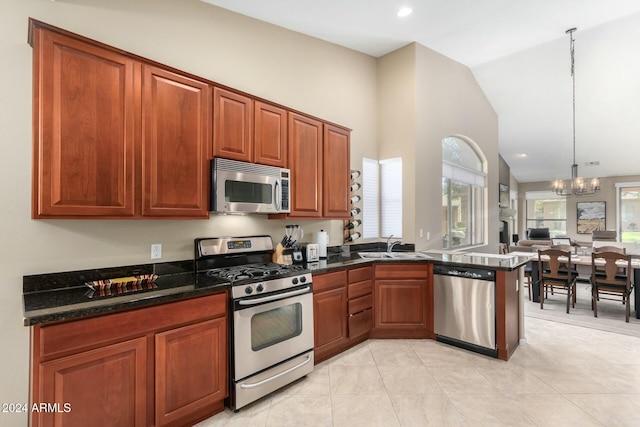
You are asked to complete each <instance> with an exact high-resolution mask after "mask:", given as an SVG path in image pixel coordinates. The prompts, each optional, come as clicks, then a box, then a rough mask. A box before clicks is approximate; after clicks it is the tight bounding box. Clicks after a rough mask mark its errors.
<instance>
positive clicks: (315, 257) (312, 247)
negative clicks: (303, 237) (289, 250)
mask: <svg viewBox="0 0 640 427" xmlns="http://www.w3.org/2000/svg"><path fill="white" fill-rule="evenodd" d="M300 250H301V251H302V258H303V259H304V260H305V261H306V262H318V261H320V252H319V248H318V244H317V243H301V244H300Z"/></svg>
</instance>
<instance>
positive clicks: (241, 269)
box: [206, 263, 304, 282]
mask: <svg viewBox="0 0 640 427" xmlns="http://www.w3.org/2000/svg"><path fill="white" fill-rule="evenodd" d="M302 269H304V267H303V266H302V265H282V264H274V263H267V264H247V265H238V266H233V267H224V268H214V269H211V270H208V271H207V272H206V274H207V276H211V277H217V278H220V279H225V280H229V281H231V282H236V281H239V280H244V279H256V278H258V279H259V278H267V277H268V278H273V277H278V276H283V275H286V274H289V273H291V272H295V271H299V270H302Z"/></svg>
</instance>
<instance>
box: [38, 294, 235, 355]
mask: <svg viewBox="0 0 640 427" xmlns="http://www.w3.org/2000/svg"><path fill="white" fill-rule="evenodd" d="M226 310H227V293H226V292H222V293H219V294H214V295H209V296H204V297H200V298H193V299H188V300H184V301H179V302H174V303H168V304H159V305H156V306H153V307H149V308H140V309H136V310H131V311H126V312H122V313H116V314H108V315H105V316H98V317H92V318H89V319H83V320H75V321H72V322H67V323H59V324H56V325H50V326H42V327H40V326H36V327H35V328H34V334H35V336H36V337H37V339H38V344H39V345H38V353H37V354H36V356H37V357H40V358H47V359H48V358H51V357H53V356H56V355H60V354H61V353H66V352H71V351H73V352H77V351H80V350H82V349H89V348H92V347H97V346H99V345H104V344H105V343H109V342H115V341H122V340H124V339H126V338H128V337H135V336H141V335H144V334H146V333H149V332H151V331H158V330H162V329H167V328H172V327H176V326H179V325H186V324H189V323H194V322H197V321H201V320H204V319H210V318H213V317H219V316H225V315H226V312H227V311H226Z"/></svg>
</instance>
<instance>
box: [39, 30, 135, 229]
mask: <svg viewBox="0 0 640 427" xmlns="http://www.w3.org/2000/svg"><path fill="white" fill-rule="evenodd" d="M33 61H34V65H33V79H34V85H33V89H34V93H33V114H34V118H33V138H34V150H33V179H32V182H33V195H32V197H33V201H32V216H33V217H34V218H48V217H49V218H50V217H87V216H93V217H96V216H98V217H99V216H113V215H117V216H132V215H134V209H135V207H134V197H135V196H134V186H135V180H134V146H135V141H134V138H135V135H134V129H135V125H134V120H135V114H136V108H135V100H134V93H135V91H136V88H135V87H134V86H135V78H134V75H135V73H136V64H135V63H134V61H133V60H131V59H128V58H126V57H124V56H122V55H119V54H117V53H113V52H109V51H107V50H104V49H101V48H99V47H96V46H93V45H91V44H88V43H85V42H82V41H78V40H74V39H72V38H69V37H66V36H63V35H60V34H56V33H52V32H50V31H47V30H44V29H42V28H37V27H36V28H35V29H34V48H33Z"/></svg>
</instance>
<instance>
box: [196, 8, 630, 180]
mask: <svg viewBox="0 0 640 427" xmlns="http://www.w3.org/2000/svg"><path fill="white" fill-rule="evenodd" d="M203 1H206V2H207V3H210V4H212V5H215V6H219V7H222V8H225V9H229V10H232V11H235V12H238V13H241V14H244V15H247V16H251V17H253V18H256V19H259V20H263V21H266V22H270V23H273V24H275V25H279V26H282V27H285V28H288V29H291V30H294V31H298V32H301V33H304V34H308V35H310V36H313V37H317V38H320V39H323V40H326V41H329V42H332V43H335V44H338V45H342V46H345V47H347V48H350V49H354V50H356V51H360V52H363V53H366V54H368V55H371V56H374V57H379V56H382V55H385V54H386V53H389V52H391V51H393V50H396V49H398V48H400V47H402V46H404V45H406V44H408V43H411V42H417V43H420V44H422V45H424V46H427V47H429V48H431V49H433V50H435V51H437V52H439V53H441V54H443V55H445V56H447V57H449V58H451V59H453V60H455V61H458V62H460V63H462V64H465V65H467V66H468V67H469V68H470V69H471V71H472V72H473V73H474V75H475V76H476V79H477V80H478V82H479V84H480V86H481V87H482V89H483V91H484V92H485V94H486V95H487V98H488V99H489V101H490V102H491V104H492V105H493V108H494V109H495V111H496V113H497V114H498V117H499V137H500V146H499V151H500V154H501V155H502V157H503V158H504V159H505V160H506V162H507V163H508V164H509V165H510V166H511V172H512V174H513V175H514V177H515V178H516V179H517V180H518V181H520V182H531V181H544V180H549V179H557V178H569V177H570V166H571V163H572V162H573V148H572V139H573V137H572V81H571V75H570V54H569V36H568V35H566V34H565V31H566V30H567V29H569V28H573V27H577V28H578V30H577V31H576V32H575V33H574V38H575V66H576V68H575V70H576V73H575V75H576V150H575V157H576V161H577V163H578V165H579V168H580V169H579V170H580V174H581V175H583V176H585V177H592V176H600V177H605V176H622V175H637V174H640V165H639V164H638V163H639V162H638V160H637V159H638V158H639V155H640V144H639V143H638V139H639V135H640V55H638V53H637V52H638V48H639V47H640V1H638V0H536V1H531V0H446V1H442V0H375V1H371V0H322V1H317V0H296V1H290V0H260V1H254V0H203ZM403 6H408V7H411V8H412V9H413V13H412V14H411V15H409V16H407V17H404V18H399V17H397V16H396V12H397V11H398V10H399V9H400V7H403ZM524 155H526V157H525V156H524ZM596 163H597V165H596Z"/></svg>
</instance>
